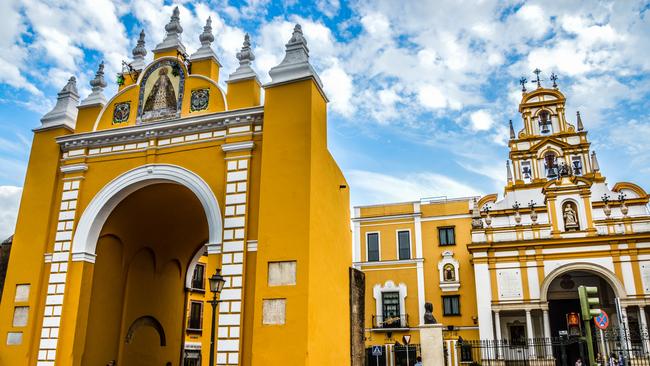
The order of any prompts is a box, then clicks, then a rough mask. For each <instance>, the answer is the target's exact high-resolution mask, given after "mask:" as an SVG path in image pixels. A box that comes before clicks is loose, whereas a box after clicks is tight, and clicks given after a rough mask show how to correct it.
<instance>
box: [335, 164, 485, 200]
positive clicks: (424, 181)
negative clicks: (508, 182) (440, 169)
mask: <svg viewBox="0 0 650 366" xmlns="http://www.w3.org/2000/svg"><path fill="white" fill-rule="evenodd" d="M346 177H347V180H348V182H349V183H350V187H351V194H352V204H353V205H362V204H373V203H385V202H402V201H415V200H419V199H421V198H425V197H438V196H446V197H449V198H453V197H467V196H471V195H478V194H480V193H481V192H480V190H478V189H476V188H474V187H472V186H470V185H467V184H465V183H462V182H459V181H457V180H455V179H453V178H450V177H447V176H444V175H440V174H435V173H409V174H406V175H404V176H403V177H396V176H392V175H387V174H382V173H376V172H370V171H365V170H351V171H349V172H347V173H346Z"/></svg>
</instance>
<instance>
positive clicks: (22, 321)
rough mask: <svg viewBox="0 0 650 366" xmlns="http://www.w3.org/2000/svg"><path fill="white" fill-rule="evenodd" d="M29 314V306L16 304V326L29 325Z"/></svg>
mask: <svg viewBox="0 0 650 366" xmlns="http://www.w3.org/2000/svg"><path fill="white" fill-rule="evenodd" d="M28 314H29V307H28V306H16V307H15V308H14V321H13V326H14V327H24V326H26V325H27V315H28Z"/></svg>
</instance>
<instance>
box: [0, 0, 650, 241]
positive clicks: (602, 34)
mask: <svg viewBox="0 0 650 366" xmlns="http://www.w3.org/2000/svg"><path fill="white" fill-rule="evenodd" d="M175 5H178V6H179V7H180V9H181V24H182V26H183V28H184V32H183V41H184V43H185V45H186V46H187V48H188V51H189V52H190V53H191V52H193V51H194V50H196V49H197V48H198V45H199V40H198V36H199V34H200V33H201V31H202V27H203V25H204V23H205V20H206V18H207V17H208V16H211V17H212V20H213V32H214V35H215V42H214V44H213V47H214V48H215V51H216V52H217V54H218V56H219V58H220V61H221V63H222V64H223V66H224V68H223V69H222V71H221V77H222V79H225V78H226V77H227V75H228V74H229V73H230V72H232V71H233V70H234V68H235V67H236V64H237V63H236V59H235V53H236V52H237V50H238V49H239V47H241V43H242V40H243V35H244V33H245V32H248V33H250V35H251V40H252V43H253V50H254V53H255V55H256V60H255V62H254V65H253V66H254V68H255V69H256V70H257V72H258V74H259V76H260V78H261V79H262V81H263V82H266V81H268V80H269V77H268V70H269V68H271V67H272V66H274V65H276V64H278V63H279V62H280V60H281V58H282V56H283V54H284V44H285V43H286V42H287V40H288V39H289V38H290V35H291V30H292V28H293V24H294V23H296V22H299V23H301V24H302V26H303V30H304V33H305V37H306V38H307V40H308V46H309V48H310V51H311V59H312V62H313V63H314V65H315V67H316V69H317V71H318V72H319V74H320V77H321V79H322V80H323V83H324V85H325V90H326V92H327V94H328V96H329V98H330V100H331V103H330V104H329V107H328V113H329V144H330V149H331V150H332V153H333V154H334V156H335V157H336V159H337V161H338V162H339V165H340V166H341V167H342V169H343V171H344V173H345V174H346V177H347V178H348V181H349V183H350V186H351V192H352V203H353V204H355V205H357V204H371V203H379V202H392V201H400V200H416V199H419V198H421V197H431V196H449V197H454V196H467V195H472V194H481V193H492V192H501V191H502V187H503V184H504V181H505V160H506V158H507V153H508V151H507V147H506V144H507V137H508V136H507V122H508V120H509V119H512V120H513V121H514V122H515V126H516V128H520V126H521V121H520V117H519V115H518V113H517V104H518V102H519V100H520V98H521V92H520V86H519V84H518V80H519V78H520V77H521V76H526V77H528V79H532V72H531V71H532V70H533V69H535V68H537V67H539V68H540V69H541V70H542V71H543V73H542V78H543V79H546V80H545V81H544V83H545V84H546V85H550V83H549V82H548V81H547V80H548V77H549V75H550V73H551V72H554V73H556V74H558V75H559V81H558V83H559V85H560V90H561V91H563V92H564V93H565V95H566V96H567V99H568V102H567V117H568V119H569V120H570V121H573V120H574V118H575V112H576V111H577V110H580V112H581V114H582V116H583V121H584V123H585V125H586V128H587V129H588V131H589V137H590V139H591V141H592V143H593V145H592V148H593V149H595V150H596V151H597V153H598V156H599V160H600V164H601V168H602V170H603V173H604V174H605V175H606V176H607V177H608V180H609V182H610V184H613V183H614V182H616V181H632V182H636V183H638V184H641V185H642V186H644V187H646V188H648V187H650V174H649V173H650V169H649V168H648V166H649V165H648V164H649V163H650V153H649V152H650V148H649V147H648V145H647V144H646V139H647V136H649V135H650V119H649V113H648V109H649V108H648V107H649V106H650V99H649V93H650V86H649V85H650V83H648V82H649V81H650V80H649V79H650V77H649V76H648V75H649V73H648V71H649V70H650V37H648V36H649V35H650V19H649V18H650V12H649V9H650V3H649V2H648V1H616V2H615V1H580V2H577V1H554V2H549V1H528V2H524V1H492V0H483V1H474V2H472V1H458V0H450V1H441V0H430V1H424V0H421V1H415V0H410V1H394V0H375V1H361V0H358V1H350V2H344V1H340V0H316V1H311V2H309V1H299V0H286V1H269V0H248V1H228V0H221V1H219V0H214V1H201V0H198V1H176V2H172V1H163V0H131V1H126V0H124V1H109V0H77V1H66V0H48V1H45V0H4V1H2V2H0V13H1V14H3V22H2V23H1V24H0V49H2V50H3V53H2V54H0V166H1V169H0V236H3V237H4V236H7V235H9V234H10V233H11V232H12V230H13V225H14V222H15V215H16V211H17V206H18V200H19V196H20V189H21V188H20V187H21V186H22V184H23V180H24V172H25V167H26V162H27V159H28V154H29V148H30V143H31V138H32V133H31V129H32V128H34V127H36V126H38V125H39V119H40V117H41V116H42V115H43V114H44V113H45V112H47V111H48V110H49V109H50V108H51V107H52V106H53V104H54V101H55V98H56V92H57V91H58V90H59V89H60V88H61V87H62V86H63V85H64V84H65V82H66V80H67V79H68V78H69V76H70V75H75V76H77V78H78V80H79V82H78V86H79V89H80V93H81V94H82V98H83V97H85V96H86V95H87V94H88V93H89V92H90V86H89V85H88V81H89V80H90V79H91V78H92V77H93V75H94V71H95V70H96V68H97V65H98V63H99V62H100V61H101V60H104V61H105V62H106V71H107V76H108V77H107V79H108V81H109V87H108V88H107V90H106V92H105V94H106V95H111V94H112V93H113V92H114V91H115V89H116V86H115V82H114V75H115V74H116V72H118V71H119V70H120V64H121V61H122V60H126V61H128V60H129V59H130V57H131V49H132V48H133V47H134V45H135V41H136V39H137V34H138V33H139V32H140V30H141V29H144V30H145V32H146V34H147V36H146V40H147V48H148V49H149V50H151V49H152V48H153V47H154V46H155V44H157V43H158V42H160V40H161V39H162V38H163V36H164V25H165V24H166V23H167V22H168V21H169V16H170V15H171V11H172V9H173V7H174V6H175ZM151 57H152V55H151V52H149V53H148V55H147V59H148V60H150V59H151ZM530 87H532V85H531V86H530Z"/></svg>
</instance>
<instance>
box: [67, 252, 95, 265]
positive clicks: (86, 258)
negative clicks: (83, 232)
mask: <svg viewBox="0 0 650 366" xmlns="http://www.w3.org/2000/svg"><path fill="white" fill-rule="evenodd" d="M96 258H97V255H95V254H93V253H87V252H80V253H72V261H73V262H88V263H95V259H96Z"/></svg>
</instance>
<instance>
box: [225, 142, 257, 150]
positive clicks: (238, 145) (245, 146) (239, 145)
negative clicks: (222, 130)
mask: <svg viewBox="0 0 650 366" xmlns="http://www.w3.org/2000/svg"><path fill="white" fill-rule="evenodd" d="M253 147H255V143H254V142H253V141H244V142H232V143H229V144H223V145H221V149H222V150H223V151H224V152H232V151H250V150H253Z"/></svg>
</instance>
